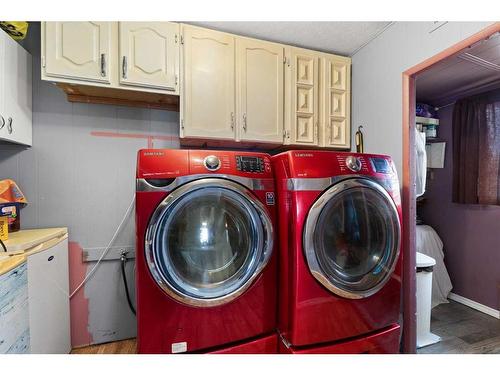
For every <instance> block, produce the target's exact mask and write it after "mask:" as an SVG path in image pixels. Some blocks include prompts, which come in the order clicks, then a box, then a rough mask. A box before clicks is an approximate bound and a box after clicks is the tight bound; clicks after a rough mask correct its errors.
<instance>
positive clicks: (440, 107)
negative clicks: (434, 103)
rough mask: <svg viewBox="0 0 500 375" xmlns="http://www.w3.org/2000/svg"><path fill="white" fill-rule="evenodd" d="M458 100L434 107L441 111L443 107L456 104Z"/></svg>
mask: <svg viewBox="0 0 500 375" xmlns="http://www.w3.org/2000/svg"><path fill="white" fill-rule="evenodd" d="M456 102H457V101H456V100H455V101H453V102H451V103H448V104H445V105H441V106H439V107H434V109H435V110H436V111H439V110H440V109H442V108H446V107H449V106H450V105H453V104H455V103H456Z"/></svg>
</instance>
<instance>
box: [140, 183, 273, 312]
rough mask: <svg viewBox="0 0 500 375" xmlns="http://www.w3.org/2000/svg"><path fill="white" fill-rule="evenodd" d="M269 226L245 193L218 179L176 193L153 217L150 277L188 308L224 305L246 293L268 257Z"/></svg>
mask: <svg viewBox="0 0 500 375" xmlns="http://www.w3.org/2000/svg"><path fill="white" fill-rule="evenodd" d="M272 237H273V236H272V227H271V221H270V219H269V217H268V215H267V213H266V210H265V208H264V206H263V205H262V204H261V203H260V202H259V201H258V200H257V199H256V198H255V197H254V196H253V195H252V194H251V193H250V192H249V191H247V190H246V189H245V188H243V187H242V186H240V185H238V184H236V183H233V182H231V181H227V180H222V179H214V178H211V179H204V180H198V181H193V182H190V183H188V184H186V185H184V186H181V187H180V188H178V189H177V190H174V191H173V192H172V193H171V194H170V195H169V196H168V197H167V198H166V199H165V200H164V201H163V202H162V203H161V204H160V206H159V207H158V209H157V210H156V211H155V213H154V214H153V217H152V219H151V222H150V227H149V229H148V231H147V234H146V238H147V240H146V255H147V258H148V263H149V267H150V270H151V272H152V275H153V277H154V278H155V279H156V281H157V282H158V284H159V285H160V287H162V288H163V289H164V290H165V291H166V292H167V293H168V294H169V295H170V296H172V297H173V298H175V299H177V300H179V301H181V302H183V303H186V304H189V305H197V306H199V305H202V306H203V305H217V304H222V303H227V302H229V301H230V300H232V299H234V298H236V297H237V296H238V295H240V294H241V293H242V292H243V291H244V290H245V289H246V288H248V287H249V285H250V283H251V282H252V280H253V279H254V278H255V277H256V276H257V275H258V274H259V273H260V271H261V270H262V268H263V267H264V266H265V264H266V263H267V261H268V259H269V256H270V254H271V251H272Z"/></svg>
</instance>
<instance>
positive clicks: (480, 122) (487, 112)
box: [453, 94, 500, 205]
mask: <svg viewBox="0 0 500 375" xmlns="http://www.w3.org/2000/svg"><path fill="white" fill-rule="evenodd" d="M453 202H456V203H465V204H489V205H500V98H499V95H491V94H486V95H483V96H480V97H474V98H471V99H462V100H459V101H457V103H456V104H455V107H454V109H453Z"/></svg>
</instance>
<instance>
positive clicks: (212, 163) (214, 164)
mask: <svg viewBox="0 0 500 375" xmlns="http://www.w3.org/2000/svg"><path fill="white" fill-rule="evenodd" d="M203 164H204V165H205V168H207V169H208V170H209V171H216V170H217V169H219V168H220V159H219V158H218V157H217V156H215V155H209V156H207V157H206V158H205V159H204V160H203Z"/></svg>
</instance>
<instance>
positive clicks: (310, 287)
mask: <svg viewBox="0 0 500 375" xmlns="http://www.w3.org/2000/svg"><path fill="white" fill-rule="evenodd" d="M272 162H273V167H274V173H275V179H276V184H277V185H276V186H277V192H278V207H279V238H280V266H279V267H280V276H279V280H280V281H279V314H278V329H279V332H280V334H281V336H282V339H283V342H284V344H285V345H286V346H287V347H289V348H290V347H291V348H295V349H297V348H301V347H306V346H310V345H317V344H321V343H322V344H326V343H334V342H337V341H338V342H340V341H342V340H348V339H355V338H361V337H363V336H366V335H369V334H371V333H374V332H376V331H379V330H383V329H386V328H388V327H391V326H393V325H394V324H397V322H398V320H399V311H400V295H401V257H400V256H399V253H400V240H401V224H400V223H401V207H400V194H399V183H398V178H397V174H396V169H395V167H394V164H393V162H392V161H391V159H390V158H389V157H387V156H383V155H369V154H353V153H342V152H332V151H311V150H307V151H297V150H295V151H288V152H284V153H281V154H279V155H276V156H274V157H273V158H272ZM398 332H399V330H398ZM391 342H393V346H392V347H391V348H390V350H389V352H394V353H397V352H398V350H399V345H398V342H399V339H398V340H395V341H391ZM386 348H387V346H386ZM326 352H328V351H326Z"/></svg>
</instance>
